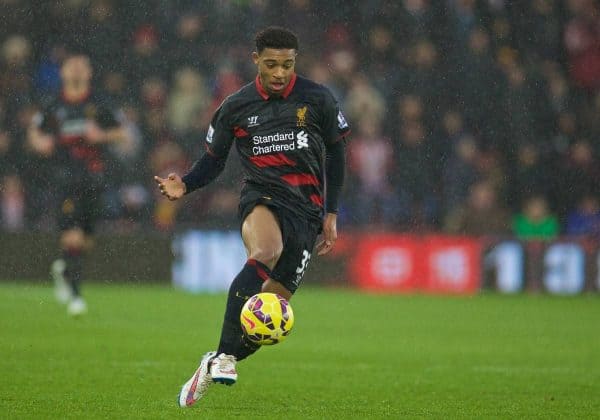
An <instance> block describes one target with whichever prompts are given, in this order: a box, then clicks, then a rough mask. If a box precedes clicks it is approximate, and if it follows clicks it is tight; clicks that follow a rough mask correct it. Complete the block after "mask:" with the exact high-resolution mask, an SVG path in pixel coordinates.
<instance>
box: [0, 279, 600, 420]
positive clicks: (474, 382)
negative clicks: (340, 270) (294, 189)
mask: <svg viewBox="0 0 600 420" xmlns="http://www.w3.org/2000/svg"><path fill="white" fill-rule="evenodd" d="M85 293H86V297H87V300H88V304H89V307H90V312H89V313H88V314H87V315H86V316H84V317H82V318H80V319H72V318H69V317H68V316H67V315H66V312H65V308H64V307H62V306H60V305H59V304H57V303H56V302H55V301H54V300H53V297H52V290H51V289H50V288H49V287H46V286H40V285H36V284H31V283H23V284H16V283H10V284H6V283H4V284H1V285H0V302H1V304H0V355H1V357H0V413H1V415H0V417H3V418H36V419H37V418H119V419H124V418H169V419H170V418H177V417H185V416H190V415H191V416H196V417H197V416H200V417H203V418H219V419H222V418H245V419H253V418H265V419H270V418H272V419H280V418H285V419H300V418H302V419H306V418H322V419H336V418H339V419H348V418H559V417H561V418H594V417H595V418H597V417H598V416H599V413H600V358H599V357H598V355H600V339H599V338H598V332H599V331H600V329H599V326H598V325H599V322H600V301H599V299H598V297H597V296H579V297H551V296H545V295H538V296H530V295H518V296H500V295H495V294H484V295H479V296H475V297H439V296H379V295H366V294H360V293H357V292H355V291H351V290H331V289H317V288H303V289H301V290H300V291H299V292H298V294H297V296H296V297H295V298H294V300H293V301H292V305H293V307H294V312H295V315H296V325H295V329H294V332H293V333H292V334H291V336H290V337H289V338H288V340H287V341H286V342H285V343H283V344H280V345H277V346H274V347H269V348H264V349H262V350H261V351H259V352H258V353H257V354H256V355H254V356H253V357H251V358H249V359H248V360H246V361H244V362H242V363H240V364H239V365H238V372H239V380H238V384H236V385H235V386H233V387H225V386H223V385H218V386H216V385H215V386H213V387H212V388H210V390H209V392H208V394H207V396H206V397H205V399H203V400H202V401H201V402H200V403H198V404H196V406H194V407H193V408H191V409H180V408H178V407H177V405H176V397H177V393H178V391H179V387H180V386H181V384H183V382H185V381H186V380H187V379H188V377H189V376H191V375H192V373H193V372H194V370H195V369H196V367H197V363H198V360H199V358H200V357H201V355H202V354H203V353H204V352H206V351H208V350H213V349H214V347H215V346H216V343H217V339H218V334H219V330H220V324H221V319H222V313H223V308H224V301H225V296H224V295H212V296H211V295H189V294H185V293H182V292H178V291H175V290H173V289H171V288H169V287H164V286H162V287H161V286H135V285H129V286H122V285H118V286H117V285H110V284H104V285H100V284H98V285H87V286H86V288H85Z"/></svg>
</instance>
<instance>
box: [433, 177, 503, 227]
mask: <svg viewBox="0 0 600 420" xmlns="http://www.w3.org/2000/svg"><path fill="white" fill-rule="evenodd" d="M510 222H511V220H510V211H509V210H508V209H507V208H505V207H504V206H503V205H502V203H501V202H500V201H499V200H498V196H497V191H496V189H495V187H494V184H493V183H491V182H489V181H487V180H481V181H478V182H476V183H475V184H473V185H472V186H471V187H470V188H469V195H468V198H467V199H466V200H465V201H464V202H463V204H462V205H460V206H457V207H455V208H453V209H452V210H451V211H450V212H449V213H448V216H447V217H446V220H445V221H444V226H443V228H444V231H446V232H447V233H453V234H459V235H474V236H484V235H506V234H508V233H510Z"/></svg>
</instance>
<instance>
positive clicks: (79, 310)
mask: <svg viewBox="0 0 600 420" xmlns="http://www.w3.org/2000/svg"><path fill="white" fill-rule="evenodd" d="M85 245H86V235H85V233H84V231H83V229H81V228H79V227H73V228H70V229H66V230H64V231H63V232H62V234H61V236H60V246H61V250H62V255H63V261H64V262H65V270H64V277H65V279H66V280H67V282H68V284H69V286H70V289H71V301H70V302H69V306H68V311H69V313H70V314H71V315H81V314H83V313H84V312H85V311H86V310H87V306H86V304H85V301H84V300H83V298H82V297H81V280H82V272H83V256H84V252H85Z"/></svg>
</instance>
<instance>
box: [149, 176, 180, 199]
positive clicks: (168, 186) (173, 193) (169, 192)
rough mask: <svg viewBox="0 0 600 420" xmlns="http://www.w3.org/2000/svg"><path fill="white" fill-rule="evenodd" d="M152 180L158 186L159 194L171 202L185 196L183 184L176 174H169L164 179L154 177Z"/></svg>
mask: <svg viewBox="0 0 600 420" xmlns="http://www.w3.org/2000/svg"><path fill="white" fill-rule="evenodd" d="M154 180H155V181H156V183H157V184H158V189H159V190H160V193H161V194H162V195H164V196H165V197H167V198H168V199H169V200H171V201H174V200H177V199H179V198H181V197H183V195H184V194H185V191H186V188H185V183H184V182H183V181H182V180H181V177H180V176H179V175H177V174H176V173H170V174H169V176H168V177H166V178H161V177H159V176H155V177H154Z"/></svg>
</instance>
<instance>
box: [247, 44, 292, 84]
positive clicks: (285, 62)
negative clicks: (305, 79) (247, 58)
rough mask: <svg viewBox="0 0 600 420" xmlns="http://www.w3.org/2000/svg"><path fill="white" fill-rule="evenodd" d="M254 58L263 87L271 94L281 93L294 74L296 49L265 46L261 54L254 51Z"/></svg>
mask: <svg viewBox="0 0 600 420" xmlns="http://www.w3.org/2000/svg"><path fill="white" fill-rule="evenodd" d="M252 58H253V59H254V64H256V66H257V67H258V77H259V78H260V83H261V84H262V87H263V88H264V89H265V90H266V91H267V93H268V94H269V95H274V96H278V95H281V93H282V92H283V91H284V90H285V88H286V87H287V86H288V85H289V83H290V80H291V79H292V75H293V74H294V66H295V65H296V50H294V49H284V50H279V49H274V48H265V49H264V50H262V52H261V53H260V54H258V53H257V52H254V53H253V54H252Z"/></svg>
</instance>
